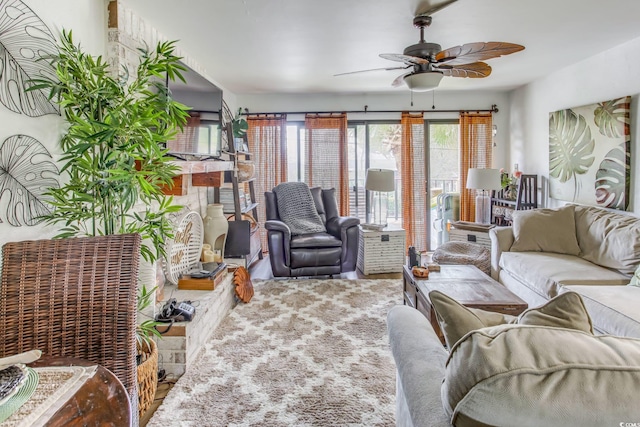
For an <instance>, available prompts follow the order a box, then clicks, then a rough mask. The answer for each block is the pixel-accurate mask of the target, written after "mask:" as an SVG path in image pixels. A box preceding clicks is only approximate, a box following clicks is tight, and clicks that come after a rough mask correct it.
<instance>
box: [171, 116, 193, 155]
mask: <svg viewBox="0 0 640 427" xmlns="http://www.w3.org/2000/svg"><path fill="white" fill-rule="evenodd" d="M199 126H200V114H199V113H195V112H191V113H190V114H189V117H187V123H185V125H184V128H183V129H182V131H179V130H178V133H177V134H176V137H175V139H173V140H171V141H167V148H168V149H170V150H171V151H174V152H176V153H196V152H198V127H199Z"/></svg>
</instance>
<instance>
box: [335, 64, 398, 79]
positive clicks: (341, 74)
mask: <svg viewBox="0 0 640 427" xmlns="http://www.w3.org/2000/svg"><path fill="white" fill-rule="evenodd" d="M409 67H411V65H407V66H405V67H386V68H370V69H368V70H358V71H348V72H346V73H338V74H334V75H333V77H337V76H346V75H348V74H357V73H368V72H369V71H391V70H406V69H407V68H409Z"/></svg>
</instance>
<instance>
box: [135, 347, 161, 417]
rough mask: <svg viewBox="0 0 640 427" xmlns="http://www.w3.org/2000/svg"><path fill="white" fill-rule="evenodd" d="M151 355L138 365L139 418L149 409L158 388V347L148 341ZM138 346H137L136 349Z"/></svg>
mask: <svg viewBox="0 0 640 427" xmlns="http://www.w3.org/2000/svg"><path fill="white" fill-rule="evenodd" d="M149 343H150V346H151V354H149V356H148V357H147V360H145V361H144V362H142V363H141V364H139V365H138V414H139V415H140V418H142V417H143V415H144V414H145V412H147V410H148V409H149V408H150V407H151V405H152V404H153V401H154V399H155V397H156V389H157V388H158V346H157V345H156V343H155V342H154V341H153V340H149ZM139 348H140V346H138V349H139Z"/></svg>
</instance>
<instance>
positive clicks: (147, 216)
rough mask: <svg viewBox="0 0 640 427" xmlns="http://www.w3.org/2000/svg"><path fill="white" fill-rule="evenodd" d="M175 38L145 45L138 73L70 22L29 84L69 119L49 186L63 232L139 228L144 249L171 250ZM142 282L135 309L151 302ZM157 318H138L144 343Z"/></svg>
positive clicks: (183, 113) (150, 254) (180, 120)
mask: <svg viewBox="0 0 640 427" xmlns="http://www.w3.org/2000/svg"><path fill="white" fill-rule="evenodd" d="M174 48H175V42H164V43H159V44H158V45H157V47H156V48H155V50H153V51H149V50H148V49H140V63H139V65H138V66H137V68H136V70H135V74H133V75H132V76H130V75H129V73H128V70H127V69H126V68H125V69H123V70H122V72H121V73H120V74H119V75H116V73H114V72H113V70H111V69H110V67H109V64H108V63H107V62H105V61H104V60H103V59H102V57H101V56H98V57H93V56H91V55H88V54H86V53H84V52H83V51H82V49H81V47H80V45H76V44H74V43H73V38H72V33H71V31H69V32H66V31H63V33H62V39H61V41H60V45H59V46H58V52H57V53H56V54H55V55H53V56H51V57H50V58H49V59H50V62H51V65H52V75H51V77H44V78H40V79H34V80H32V81H31V82H30V84H31V88H30V90H36V89H40V90H44V91H45V92H46V93H48V96H49V99H52V100H54V101H55V102H56V103H57V104H58V105H59V106H60V111H61V112H62V113H63V115H64V118H65V119H66V122H67V125H68V128H67V131H66V133H65V134H64V135H63V137H62V140H61V147H62V151H63V153H64V154H63V156H62V158H61V162H62V164H63V167H62V169H61V171H62V174H63V178H62V179H63V181H64V184H63V185H61V186H60V188H51V189H49V191H48V196H49V197H50V199H51V201H50V203H51V205H52V206H53V208H54V209H53V210H52V213H50V214H47V215H45V216H43V219H44V220H45V221H46V222H47V223H49V224H64V226H63V227H62V228H61V230H60V233H59V234H58V235H57V236H56V237H57V238H65V237H80V236H98V235H108V234H125V233H139V234H140V235H141V236H142V238H143V239H144V240H146V241H147V242H150V244H149V245H147V244H143V245H142V250H141V253H142V256H143V257H144V259H145V260H146V261H148V262H154V261H155V260H157V259H158V257H160V256H161V255H164V246H163V245H164V241H165V239H166V238H167V237H170V236H171V228H170V225H169V221H168V219H167V218H166V216H167V214H169V213H171V212H176V211H178V210H180V208H181V206H177V205H173V203H172V202H173V199H172V198H171V197H168V196H165V195H164V193H163V187H166V186H171V185H172V178H173V177H174V176H175V173H176V167H175V166H174V165H173V164H171V163H170V160H171V158H170V157H168V156H167V149H166V148H165V146H166V144H165V143H166V142H167V141H168V140H169V139H171V138H172V137H173V136H174V135H175V134H176V132H177V129H179V128H180V129H181V128H182V127H183V125H184V124H185V123H186V118H187V115H188V114H187V110H188V107H186V106H185V105H182V104H180V103H178V102H176V101H174V100H173V99H172V98H171V96H170V92H169V91H168V88H167V87H166V85H165V84H164V81H165V76H166V77H168V78H169V79H171V80H174V79H175V78H179V79H181V80H184V78H183V77H182V75H181V73H180V72H181V71H184V68H183V67H182V66H181V65H180V63H179V59H180V58H178V57H177V56H175V55H174V54H173V52H174ZM151 295H152V291H148V290H147V288H146V286H144V284H143V286H141V288H140V290H139V294H138V309H139V310H142V309H144V308H145V307H147V306H149V305H150V304H151V302H152V298H151ZM154 326H155V322H154V321H153V320H147V321H145V322H142V323H141V324H140V325H138V329H137V337H138V341H139V343H140V344H142V343H147V344H148V340H149V338H150V336H151V335H158V332H157V330H156V329H155V328H154Z"/></svg>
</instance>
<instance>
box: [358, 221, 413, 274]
mask: <svg viewBox="0 0 640 427" xmlns="http://www.w3.org/2000/svg"><path fill="white" fill-rule="evenodd" d="M404 251H405V232H404V229H403V228H401V227H400V226H397V225H387V226H386V227H385V228H383V229H382V230H364V229H363V228H362V227H360V239H359V245H358V269H359V270H360V271H362V272H363V273H364V274H379V273H401V272H402V266H403V265H404V259H405V255H404Z"/></svg>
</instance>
